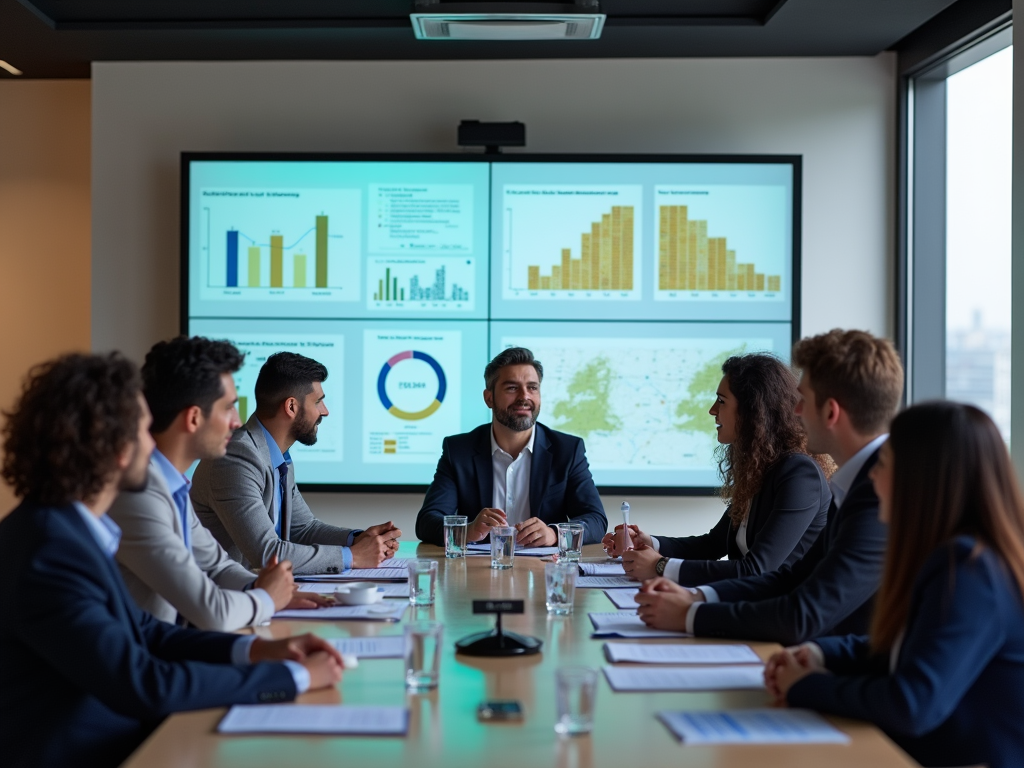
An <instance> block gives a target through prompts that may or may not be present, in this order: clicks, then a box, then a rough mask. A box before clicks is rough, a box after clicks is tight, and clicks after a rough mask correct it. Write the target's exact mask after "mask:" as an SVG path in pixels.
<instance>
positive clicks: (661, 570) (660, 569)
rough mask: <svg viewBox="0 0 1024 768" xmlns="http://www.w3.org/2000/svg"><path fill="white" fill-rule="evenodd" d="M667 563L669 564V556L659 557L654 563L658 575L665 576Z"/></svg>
mask: <svg viewBox="0 0 1024 768" xmlns="http://www.w3.org/2000/svg"><path fill="white" fill-rule="evenodd" d="M666 565H668V558H667V557H659V558H658V562H656V563H655V564H654V572H655V573H656V574H657V575H658V576H664V575H665V566H666Z"/></svg>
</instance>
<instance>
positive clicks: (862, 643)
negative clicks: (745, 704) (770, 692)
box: [786, 536, 1024, 768]
mask: <svg viewBox="0 0 1024 768" xmlns="http://www.w3.org/2000/svg"><path fill="white" fill-rule="evenodd" d="M815 642H816V643H817V644H818V645H819V646H820V647H821V650H822V652H823V653H824V655H825V666H826V668H827V669H828V670H829V671H830V672H832V673H833V674H831V675H821V674H817V675H808V676H807V677H805V678H803V679H802V680H798V681H797V682H796V683H794V684H793V687H792V688H790V689H789V693H788V694H787V695H786V700H787V701H788V702H789V704H790V706H793V707H810V708H812V709H818V710H821V711H822V712H828V713H831V714H834V715H839V716H840V717H853V718H856V719H858V720H867V721H868V722H871V723H874V724H875V725H877V726H878V727H879V728H881V729H882V730H884V731H885V732H886V733H887V734H888V735H889V736H890V737H892V739H893V741H895V742H896V743H897V744H899V745H900V746H901V747H903V749H905V750H906V751H907V752H909V753H910V756H911V757H913V758H914V759H915V760H917V761H918V762H919V763H920V764H921V765H981V764H984V765H988V766H990V768H1017V766H1019V765H1021V764H1022V760H1024V718H1022V717H1021V712H1024V603H1022V602H1021V594H1020V590H1019V589H1018V588H1017V583H1016V581H1015V580H1014V578H1013V576H1012V574H1011V573H1010V572H1009V568H1007V566H1006V563H1005V561H1004V560H1003V559H1002V558H1000V557H999V556H998V555H997V554H996V553H995V552H993V551H992V550H991V549H990V548H989V547H981V546H979V545H978V541H977V540H975V539H973V538H971V537H969V536H959V537H957V538H956V539H954V540H953V541H950V542H947V543H945V544H943V545H941V546H940V547H939V548H938V549H936V550H935V552H933V553H932V555H931V557H929V558H928V561H927V562H926V563H925V564H924V567H923V568H922V569H921V573H920V574H919V575H918V577H917V581H916V583H915V585H914V591H913V594H912V596H911V600H910V615H909V616H908V617H907V627H906V632H905V635H904V638H903V642H902V643H901V644H900V646H899V650H898V651H897V654H896V656H897V658H896V661H895V664H894V663H893V660H892V658H891V657H892V654H891V653H883V654H878V653H875V652H874V651H873V649H872V647H871V642H870V640H869V639H868V638H867V637H857V636H848V637H827V638H823V639H821V640H815Z"/></svg>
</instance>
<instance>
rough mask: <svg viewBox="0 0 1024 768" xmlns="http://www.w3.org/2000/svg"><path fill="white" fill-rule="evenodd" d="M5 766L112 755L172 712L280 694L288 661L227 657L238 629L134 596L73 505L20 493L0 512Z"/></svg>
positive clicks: (285, 687)
mask: <svg viewBox="0 0 1024 768" xmlns="http://www.w3.org/2000/svg"><path fill="white" fill-rule="evenodd" d="M0 616H2V617H3V620H2V622H0V659H3V662H2V663H0V754H2V755H3V761H4V765H6V766H9V767H10V768H14V766H32V767H33V768H38V767H39V766H62V767H63V766H70V765H88V766H90V768H91V767H92V766H104V765H109V766H114V765H118V764H119V763H121V762H122V761H123V760H124V759H125V758H126V757H127V756H128V755H129V754H130V753H131V752H132V750H134V749H135V748H136V747H137V746H138V745H139V744H140V743H141V742H142V741H143V739H145V738H146V736H147V735H148V734H149V733H150V732H151V731H152V730H153V729H154V728H155V727H156V726H157V725H159V723H160V721H161V720H162V719H163V718H165V717H166V716H167V715H169V714H171V713H172V712H179V711H182V710H189V709H204V708H208V707H221V706H226V705H229V704H255V703H259V702H264V701H285V700H290V699H293V698H294V697H295V683H294V681H293V679H292V675H291V673H290V672H289V671H288V669H287V667H285V665H283V664H249V665H244V666H234V665H232V664H230V663H229V662H230V658H231V647H232V645H233V644H234V643H235V641H236V640H238V635H231V634H225V633H221V632H201V631H199V630H193V629H183V628H180V627H175V626H174V625H172V624H167V623H165V622H162V621H158V620H157V619H154V618H153V617H152V616H150V615H149V614H148V613H144V612H143V611H141V610H139V608H138V607H136V605H135V603H134V602H133V601H132V599H131V597H130V596H129V594H128V591H127V589H126V588H125V586H124V582H123V581H122V580H121V574H120V572H119V571H118V568H117V564H116V563H115V562H114V561H113V560H112V559H111V558H110V557H108V556H107V555H106V553H104V552H103V551H102V550H101V549H100V548H99V546H98V545H97V544H96V541H95V539H94V538H93V536H92V533H91V532H90V531H89V529H88V528H87V527H86V524H85V521H84V520H82V518H81V515H80V514H79V513H78V511H77V510H76V509H75V508H74V506H72V505H67V506H62V507H44V506H36V505H33V504H30V503H23V504H21V506H19V507H18V508H17V509H15V510H14V511H13V512H12V513H11V514H10V515H8V516H7V518H6V519H4V520H3V521H2V522H0Z"/></svg>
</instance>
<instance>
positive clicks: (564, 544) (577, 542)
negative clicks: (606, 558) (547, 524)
mask: <svg viewBox="0 0 1024 768" xmlns="http://www.w3.org/2000/svg"><path fill="white" fill-rule="evenodd" d="M555 527H556V528H557V529H558V559H559V560H565V561H567V562H570V563H578V562H579V561H580V558H581V557H582V556H583V523H559V524H558V525H557V526H555Z"/></svg>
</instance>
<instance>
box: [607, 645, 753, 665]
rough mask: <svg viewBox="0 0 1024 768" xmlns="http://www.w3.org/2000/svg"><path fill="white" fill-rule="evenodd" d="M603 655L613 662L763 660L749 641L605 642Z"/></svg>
mask: <svg viewBox="0 0 1024 768" xmlns="http://www.w3.org/2000/svg"><path fill="white" fill-rule="evenodd" d="M604 655H605V656H606V657H607V658H608V661H611V662H620V661H630V662H634V663H640V664H761V663H762V662H761V657H760V656H758V655H757V654H756V653H754V651H753V649H752V648H751V647H750V646H749V645H710V644H709V645H692V644H689V643H687V644H685V645H660V644H659V645H650V644H648V643H605V644H604Z"/></svg>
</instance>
